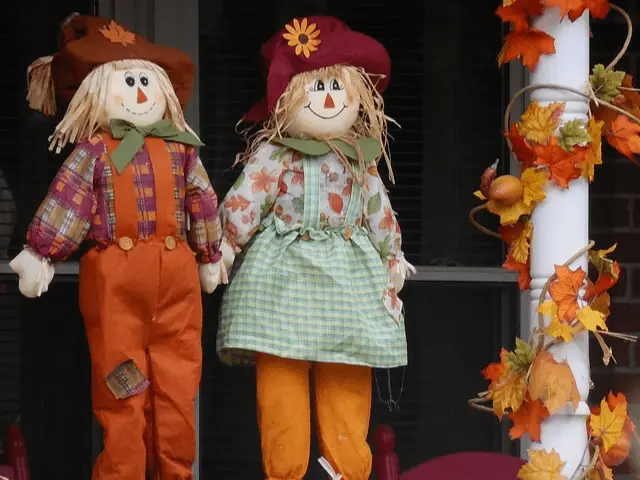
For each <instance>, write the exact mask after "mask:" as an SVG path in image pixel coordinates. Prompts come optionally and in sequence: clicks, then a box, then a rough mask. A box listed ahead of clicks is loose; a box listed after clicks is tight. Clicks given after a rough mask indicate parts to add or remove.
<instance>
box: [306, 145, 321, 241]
mask: <svg viewBox="0 0 640 480" xmlns="http://www.w3.org/2000/svg"><path fill="white" fill-rule="evenodd" d="M302 168H303V171H304V214H303V219H302V228H303V229H305V228H314V229H317V228H319V227H320V162H319V161H318V158H317V157H310V156H309V155H304V157H303V163H302Z"/></svg>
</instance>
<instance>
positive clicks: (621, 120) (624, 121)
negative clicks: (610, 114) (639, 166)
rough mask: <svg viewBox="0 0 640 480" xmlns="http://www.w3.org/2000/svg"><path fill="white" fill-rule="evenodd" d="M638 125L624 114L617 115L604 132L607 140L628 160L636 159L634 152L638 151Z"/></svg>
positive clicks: (639, 126)
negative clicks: (608, 128)
mask: <svg viewBox="0 0 640 480" xmlns="http://www.w3.org/2000/svg"><path fill="white" fill-rule="evenodd" d="M638 133H640V125H638V124H637V123H635V122H633V121H631V120H629V117H627V116H626V115H618V116H617V118H616V119H615V120H614V121H613V122H612V123H611V127H610V130H609V131H608V132H607V133H606V134H605V137H606V139H607V142H609V145H611V146H612V147H613V148H615V149H616V150H617V151H618V152H620V153H621V154H622V155H624V156H625V157H627V158H628V159H629V160H633V161H634V162H636V163H638V161H637V160H636V159H635V158H634V157H633V154H634V153H640V136H638Z"/></svg>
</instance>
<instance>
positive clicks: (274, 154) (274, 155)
mask: <svg viewBox="0 0 640 480" xmlns="http://www.w3.org/2000/svg"><path fill="white" fill-rule="evenodd" d="M286 151H287V149H286V147H280V148H276V149H274V150H272V151H271V155H269V160H280V157H282V155H284V152H286Z"/></svg>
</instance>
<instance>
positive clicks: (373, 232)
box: [364, 165, 404, 268]
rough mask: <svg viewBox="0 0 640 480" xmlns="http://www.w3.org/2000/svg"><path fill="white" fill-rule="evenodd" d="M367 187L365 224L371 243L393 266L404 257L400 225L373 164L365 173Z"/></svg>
mask: <svg viewBox="0 0 640 480" xmlns="http://www.w3.org/2000/svg"><path fill="white" fill-rule="evenodd" d="M366 181H367V189H366V191H365V192H364V212H365V226H366V228H367V229H368V230H369V238H370V239H371V243H373V246H374V247H375V248H376V250H378V252H379V253H380V257H381V258H382V260H383V261H385V262H386V263H387V267H388V268H391V267H393V266H394V265H395V264H396V263H397V262H398V261H399V260H402V259H404V254H403V253H402V235H401V233H400V225H399V224H398V221H397V219H396V216H395V213H394V212H393V209H392V208H391V202H390V200H389V195H388V194H387V189H386V188H385V186H384V183H383V182H382V179H381V178H380V175H379V174H378V168H377V167H376V166H375V165H372V166H369V168H368V169H367V175H366Z"/></svg>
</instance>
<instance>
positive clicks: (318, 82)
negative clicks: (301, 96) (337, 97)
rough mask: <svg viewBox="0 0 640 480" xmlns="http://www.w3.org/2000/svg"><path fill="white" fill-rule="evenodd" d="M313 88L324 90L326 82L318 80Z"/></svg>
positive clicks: (318, 90)
mask: <svg viewBox="0 0 640 480" xmlns="http://www.w3.org/2000/svg"><path fill="white" fill-rule="evenodd" d="M313 90H314V91H316V92H323V91H324V82H323V81H322V80H316V83H315V84H314V85H313Z"/></svg>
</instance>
